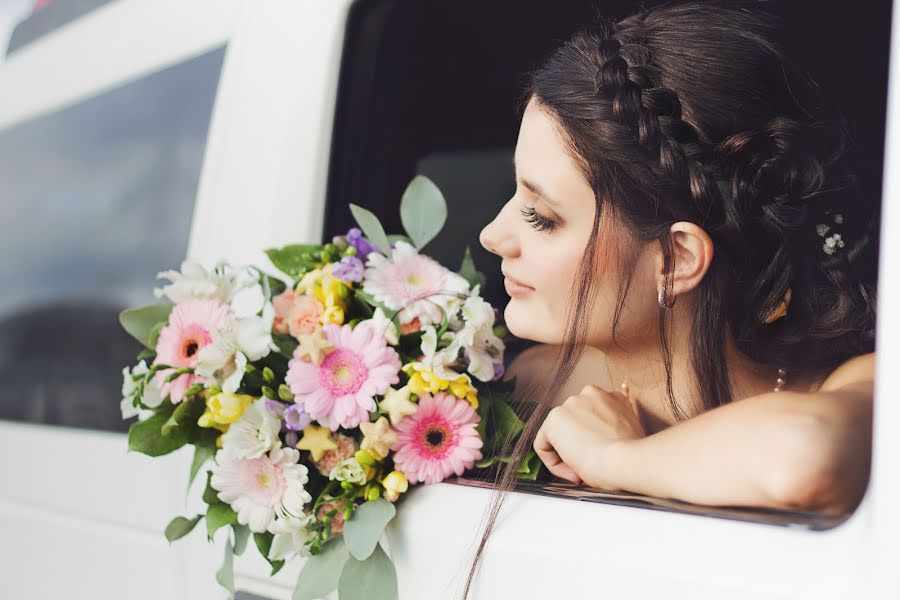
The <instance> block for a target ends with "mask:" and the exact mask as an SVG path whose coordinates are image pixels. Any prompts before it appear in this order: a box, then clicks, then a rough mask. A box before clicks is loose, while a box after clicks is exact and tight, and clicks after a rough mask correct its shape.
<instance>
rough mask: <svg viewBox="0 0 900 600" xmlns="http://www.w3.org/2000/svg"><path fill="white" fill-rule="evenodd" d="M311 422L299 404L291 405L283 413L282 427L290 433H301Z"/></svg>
mask: <svg viewBox="0 0 900 600" xmlns="http://www.w3.org/2000/svg"><path fill="white" fill-rule="evenodd" d="M311 422H312V419H310V418H309V415H308V414H307V413H306V410H304V408H303V407H302V406H300V405H299V404H292V405H291V406H288V407H287V409H285V411H284V426H285V427H287V428H288V429H289V430H290V431H303V430H304V429H306V428H307V427H309V424H310V423H311Z"/></svg>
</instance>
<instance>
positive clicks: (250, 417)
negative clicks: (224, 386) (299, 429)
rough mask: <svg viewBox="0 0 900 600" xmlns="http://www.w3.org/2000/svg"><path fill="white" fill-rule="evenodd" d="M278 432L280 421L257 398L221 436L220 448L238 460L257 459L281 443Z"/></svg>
mask: <svg viewBox="0 0 900 600" xmlns="http://www.w3.org/2000/svg"><path fill="white" fill-rule="evenodd" d="M280 431H281V420H280V419H279V418H278V417H276V416H275V415H274V414H272V412H271V411H270V410H269V409H268V408H267V407H266V400H265V398H259V399H258V400H256V401H254V402H253V404H251V405H250V406H248V407H247V410H245V411H244V412H243V414H242V415H241V416H240V418H239V419H238V420H237V421H235V422H234V423H232V424H231V425H230V426H229V427H228V431H226V432H225V433H224V434H222V448H223V449H225V450H229V451H230V452H231V453H232V454H234V456H235V457H237V458H239V459H254V458H258V457H260V456H262V455H263V454H265V453H266V452H268V451H269V450H271V449H272V448H275V447H276V446H278V445H279V444H280V443H281V441H280V440H279V439H278V433H279V432H280Z"/></svg>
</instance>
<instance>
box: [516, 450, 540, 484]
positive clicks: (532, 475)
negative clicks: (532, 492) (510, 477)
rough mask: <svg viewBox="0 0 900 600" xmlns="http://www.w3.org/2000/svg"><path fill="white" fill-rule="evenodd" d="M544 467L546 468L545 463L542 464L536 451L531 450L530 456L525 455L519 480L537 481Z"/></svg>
mask: <svg viewBox="0 0 900 600" xmlns="http://www.w3.org/2000/svg"><path fill="white" fill-rule="evenodd" d="M542 466H544V463H542V462H541V459H540V457H538V455H537V453H536V452H535V451H534V450H531V451H529V453H528V454H526V455H525V459H524V460H523V461H522V464H521V465H520V466H519V475H518V478H519V479H527V480H529V481H535V480H536V479H537V476H538V473H540V471H541V467H542Z"/></svg>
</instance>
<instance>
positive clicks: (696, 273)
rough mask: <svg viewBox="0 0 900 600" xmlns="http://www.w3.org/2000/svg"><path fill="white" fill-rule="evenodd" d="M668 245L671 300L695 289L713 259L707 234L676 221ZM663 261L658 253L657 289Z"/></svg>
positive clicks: (691, 225) (670, 228)
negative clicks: (669, 246) (670, 246)
mask: <svg viewBox="0 0 900 600" xmlns="http://www.w3.org/2000/svg"><path fill="white" fill-rule="evenodd" d="M669 239H670V240H671V242H672V253H673V256H672V259H673V261H674V264H673V266H672V269H673V272H672V289H671V292H670V294H671V297H673V298H677V297H678V296H680V295H681V294H685V293H687V292H689V291H691V290H692V289H694V288H695V287H697V286H698V285H700V281H701V280H702V279H703V277H704V275H706V271H707V270H709V266H710V264H712V259H713V242H712V239H711V238H710V237H709V234H707V233H706V231H704V229H703V228H702V227H700V226H699V225H697V224H696V223H690V222H688V221H678V222H677V223H673V224H672V226H671V227H669ZM665 275H666V271H665V261H664V260H663V255H662V252H661V251H660V253H659V255H658V269H657V282H656V287H657V289H658V288H660V287H662V285H663V283H664V282H665Z"/></svg>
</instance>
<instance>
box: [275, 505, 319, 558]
mask: <svg viewBox="0 0 900 600" xmlns="http://www.w3.org/2000/svg"><path fill="white" fill-rule="evenodd" d="M314 520H315V517H313V515H311V514H306V515H304V516H303V517H300V518H298V517H286V518H282V519H277V520H276V521H275V522H274V523H273V524H272V532H273V533H274V534H275V537H274V538H273V539H272V546H271V547H270V548H269V560H273V561H275V560H287V559H288V558H291V557H293V556H295V555H296V556H300V557H304V558H305V557H308V556H309V555H310V554H309V547H308V546H307V545H306V542H307V539H308V538H309V532H308V531H307V530H306V527H307V525H309V524H310V523H312V522H313V521H314Z"/></svg>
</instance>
